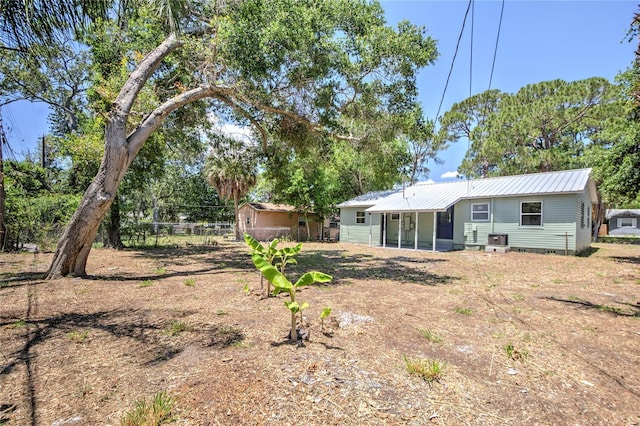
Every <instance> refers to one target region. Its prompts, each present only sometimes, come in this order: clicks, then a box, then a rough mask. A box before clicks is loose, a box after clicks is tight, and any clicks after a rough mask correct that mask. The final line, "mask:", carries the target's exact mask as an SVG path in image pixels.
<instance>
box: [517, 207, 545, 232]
mask: <svg viewBox="0 0 640 426" xmlns="http://www.w3.org/2000/svg"><path fill="white" fill-rule="evenodd" d="M524 204H540V213H523V212H522V207H523V205H524ZM543 213H544V203H543V202H542V201H520V226H522V227H525V228H542V227H543V225H544V215H543ZM525 216H540V224H539V225H525V224H524V223H523V222H522V219H523V217H525Z"/></svg>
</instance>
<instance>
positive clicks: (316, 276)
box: [294, 271, 333, 287]
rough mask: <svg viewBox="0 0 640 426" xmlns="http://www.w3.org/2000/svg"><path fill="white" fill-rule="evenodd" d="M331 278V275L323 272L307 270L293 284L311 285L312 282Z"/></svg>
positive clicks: (300, 285) (296, 285)
mask: <svg viewBox="0 0 640 426" xmlns="http://www.w3.org/2000/svg"><path fill="white" fill-rule="evenodd" d="M332 279H333V277H332V276H331V275H328V274H325V273H324V272H318V271H311V272H307V273H306V274H304V275H303V276H301V277H300V279H299V280H298V281H296V283H295V284H294V286H295V287H303V286H305V285H311V284H313V283H326V282H329V281H331V280H332Z"/></svg>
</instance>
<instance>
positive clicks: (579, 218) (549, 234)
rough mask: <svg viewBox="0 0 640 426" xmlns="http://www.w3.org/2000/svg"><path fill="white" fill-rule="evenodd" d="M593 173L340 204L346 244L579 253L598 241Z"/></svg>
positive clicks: (428, 188)
mask: <svg viewBox="0 0 640 426" xmlns="http://www.w3.org/2000/svg"><path fill="white" fill-rule="evenodd" d="M590 174H591V169H581V170H566V171H560V172H550V173H536V174H529V175H518V176H504V177H496V178H485V179H475V180H468V181H455V182H445V183H433V184H418V185H414V186H411V187H408V188H405V189H404V190H402V189H400V190H394V191H387V193H380V192H377V193H371V194H365V195H364V196H360V197H357V198H354V199H353V200H349V201H346V202H344V203H342V204H340V205H338V207H340V223H341V226H340V241H346V242H355V243H366V244H369V245H380V246H383V247H386V246H393V247H398V248H400V247H405V248H414V249H431V250H453V249H487V247H489V249H491V248H494V247H496V248H497V249H496V251H498V249H500V251H506V250H515V251H528V252H529V251H530V252H541V253H559V254H564V253H565V252H566V253H567V254H575V253H577V252H580V251H581V250H584V249H586V248H587V247H589V244H590V242H591V212H592V208H593V207H592V206H593V204H595V203H596V202H597V197H596V188H595V184H594V182H593V180H592V179H591V177H590Z"/></svg>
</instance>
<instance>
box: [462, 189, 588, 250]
mask: <svg viewBox="0 0 640 426" xmlns="http://www.w3.org/2000/svg"><path fill="white" fill-rule="evenodd" d="M584 196H586V195H585V194H581V195H575V194H566V195H556V196H539V197H538V196H533V197H508V198H494V199H474V200H463V201H461V202H459V203H458V204H457V205H456V213H455V223H454V242H455V243H456V244H464V245H465V246H484V245H487V244H488V236H489V234H491V233H495V234H507V235H508V238H509V246H511V247H513V248H515V249H518V248H521V249H533V250H540V251H555V252H559V253H562V252H564V250H565V246H566V248H567V250H568V251H569V252H575V251H576V249H577V250H580V249H582V248H584V247H585V241H584V240H585V236H584V234H585V233H584V230H580V232H577V230H576V215H578V219H577V220H578V223H577V225H578V227H579V226H580V223H579V220H580V219H579V214H580V212H579V211H578V212H577V213H576V211H575V209H576V205H579V204H580V203H581V201H580V200H582V198H583V197H584ZM578 199H579V200H578ZM536 201H541V202H542V226H540V227H535V226H520V203H521V202H536ZM483 202H488V203H489V205H490V221H489V222H472V221H471V204H475V203H483ZM576 234H578V235H576ZM577 240H578V245H576V241H577ZM586 245H588V242H587V243H586Z"/></svg>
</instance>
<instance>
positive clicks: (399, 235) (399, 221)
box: [398, 213, 404, 248]
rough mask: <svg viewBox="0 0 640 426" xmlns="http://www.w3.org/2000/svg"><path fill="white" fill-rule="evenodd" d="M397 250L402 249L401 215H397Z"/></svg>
mask: <svg viewBox="0 0 640 426" xmlns="http://www.w3.org/2000/svg"><path fill="white" fill-rule="evenodd" d="M398 216H399V217H398V248H402V216H404V214H403V213H400V214H399V215H398Z"/></svg>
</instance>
